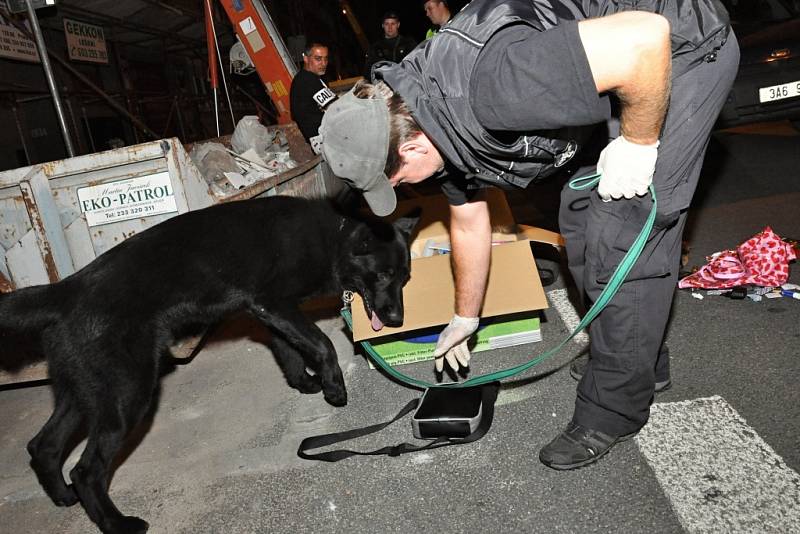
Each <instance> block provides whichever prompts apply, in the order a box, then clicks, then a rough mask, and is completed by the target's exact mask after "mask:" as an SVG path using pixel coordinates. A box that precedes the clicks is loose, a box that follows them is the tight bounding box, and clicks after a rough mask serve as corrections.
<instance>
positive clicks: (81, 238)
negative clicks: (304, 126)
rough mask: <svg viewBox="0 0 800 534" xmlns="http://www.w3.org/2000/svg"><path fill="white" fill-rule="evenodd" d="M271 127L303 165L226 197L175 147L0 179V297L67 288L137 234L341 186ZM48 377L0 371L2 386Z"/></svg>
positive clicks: (146, 147) (123, 152)
mask: <svg viewBox="0 0 800 534" xmlns="http://www.w3.org/2000/svg"><path fill="white" fill-rule="evenodd" d="M272 128H279V129H282V130H283V133H284V134H285V135H286V138H287V140H288V142H289V152H290V155H291V157H292V159H293V160H294V161H295V162H298V166H297V167H295V168H293V169H291V170H289V171H286V172H283V173H280V174H277V175H274V176H271V177H269V178H267V179H264V180H262V181H259V182H256V183H253V184H251V185H249V186H247V187H245V188H242V189H238V190H237V189H234V190H231V191H225V192H222V193H220V192H219V191H217V192H214V190H212V188H211V187H210V186H209V184H208V182H207V181H206V180H205V179H204V178H203V176H201V175H200V173H199V171H198V170H197V168H196V167H195V165H194V164H193V163H192V161H191V159H190V158H189V155H188V153H187V149H186V148H185V147H184V146H183V145H182V144H181V143H180V141H179V140H178V139H177V138H171V139H162V140H159V141H152V142H148V143H143V144H139V145H134V146H128V147H124V148H119V149H114V150H109V151H106V152H98V153H95V154H88V155H84V156H78V157H74V158H68V159H63V160H59V161H52V162H48V163H42V164H36V165H31V166H29V167H23V168H19V169H13V170H10V171H5V172H0V291H4V292H7V291H11V290H13V289H15V288H21V287H25V286H30V285H38V284H46V283H51V282H56V281H58V280H61V279H63V278H65V277H67V276H69V275H70V274H72V273H73V272H75V271H77V270H79V269H80V268H82V267H83V266H85V265H87V264H88V263H90V262H91V261H92V260H93V259H94V258H96V257H97V256H99V255H100V254H102V253H103V252H105V251H106V250H108V249H110V248H111V247H113V246H114V245H116V244H118V243H120V242H122V241H124V240H125V239H127V238H128V237H130V236H132V235H134V234H136V233H137V232H140V231H142V230H144V229H146V228H149V227H151V226H153V225H155V224H158V223H159V222H161V221H163V220H166V219H168V218H170V217H174V216H175V215H177V214H180V213H184V212H187V211H190V210H195V209H200V208H204V207H207V206H210V205H212V204H215V203H221V202H230V201H234V200H242V199H247V198H252V197H256V196H269V195H276V194H285V195H291V196H303V197H323V196H333V195H335V194H336V192H338V190H339V188H340V187H341V184H340V182H339V181H338V180H337V179H336V178H334V177H333V175H332V173H331V172H330V170H329V168H328V166H327V165H326V164H325V163H324V162H323V161H322V160H321V158H320V157H319V156H317V155H315V154H314V153H313V152H312V151H311V148H310V147H309V146H308V144H307V143H306V142H305V140H304V139H303V137H302V135H301V134H300V131H299V130H298V128H297V126H296V125H295V124H294V123H289V124H287V125H280V126H274V127H272ZM211 141H219V142H222V143H223V144H225V143H226V141H227V140H226V138H221V139H217V140H214V139H212V140H211ZM15 376H17V378H15ZM43 377H44V375H43V373H37V372H34V373H31V372H30V370H28V372H23V373H19V374H17V375H10V374H8V373H4V372H3V371H1V370H0V385H2V384H4V383H9V382H18V381H20V380H31V379H33V378H43Z"/></svg>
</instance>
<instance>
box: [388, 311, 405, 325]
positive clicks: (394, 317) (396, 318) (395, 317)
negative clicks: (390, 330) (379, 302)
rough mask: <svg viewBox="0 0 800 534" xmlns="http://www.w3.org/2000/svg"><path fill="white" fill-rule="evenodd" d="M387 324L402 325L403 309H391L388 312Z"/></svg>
mask: <svg viewBox="0 0 800 534" xmlns="http://www.w3.org/2000/svg"><path fill="white" fill-rule="evenodd" d="M385 324H386V326H400V325H402V324H403V309H402V308H399V309H393V310H389V311H388V313H387V314H386V321H385Z"/></svg>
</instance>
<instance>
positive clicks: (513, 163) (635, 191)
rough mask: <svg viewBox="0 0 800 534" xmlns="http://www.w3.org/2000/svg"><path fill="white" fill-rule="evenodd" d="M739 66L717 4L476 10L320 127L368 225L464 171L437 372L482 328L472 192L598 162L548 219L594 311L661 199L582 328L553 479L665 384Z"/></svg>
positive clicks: (547, 453) (486, 256) (483, 276)
mask: <svg viewBox="0 0 800 534" xmlns="http://www.w3.org/2000/svg"><path fill="white" fill-rule="evenodd" d="M634 7H635V10H633V9H634ZM738 62H739V48H738V44H737V42H736V37H735V35H734V34H733V31H731V28H730V24H729V18H728V14H727V12H726V11H725V8H724V7H723V6H722V4H721V3H720V2H719V0H638V1H637V2H617V1H615V0H592V1H586V0H473V1H472V2H470V3H469V4H468V5H467V7H465V8H464V9H463V10H462V11H461V12H459V13H458V14H457V15H456V16H455V17H454V18H453V19H452V20H451V21H450V22H449V23H448V24H447V25H445V27H444V28H442V29H441V30H440V31H439V33H438V34H437V35H435V36H434V37H433V38H431V39H429V40H427V41H425V43H424V45H421V46H420V47H419V48H417V49H416V50H415V51H414V52H413V53H411V54H409V56H408V57H406V59H405V60H403V61H402V62H401V63H400V64H397V65H390V66H387V67H381V68H378V69H376V78H379V79H380V80H382V81H380V82H378V83H376V84H374V85H369V84H362V85H361V86H356V88H355V89H354V91H353V92H352V93H350V94H348V95H345V96H343V97H342V98H340V99H339V100H338V101H337V102H336V103H334V105H332V106H331V108H330V109H329V110H328V112H327V113H326V115H325V117H324V118H323V121H322V125H321V126H320V134H321V136H322V153H323V156H324V157H325V158H326V160H327V161H328V163H330V165H331V167H332V168H334V171H335V172H336V173H337V175H338V176H341V177H343V178H346V179H349V180H350V182H351V183H352V184H354V186H356V187H358V188H359V189H361V190H362V191H363V192H364V198H365V200H366V201H367V203H368V204H369V205H370V207H371V208H372V210H373V211H374V212H375V213H376V214H379V215H386V214H388V213H391V212H392V211H393V210H394V207H395V203H396V200H395V197H394V191H393V189H392V187H393V186H396V185H398V184H400V183H404V182H405V183H415V182H419V181H422V180H424V179H426V178H428V177H430V176H432V175H435V174H437V173H440V172H441V171H442V170H443V169H444V168H445V162H447V163H449V164H451V165H454V166H456V167H457V168H458V169H459V170H461V171H462V172H464V173H465V175H466V176H465V177H464V178H462V179H459V180H453V182H458V183H451V184H450V187H449V188H447V189H445V193H446V194H447V196H448V199H449V200H450V205H451V208H450V241H451V246H452V265H453V270H454V274H455V286H456V295H455V306H454V308H455V315H454V317H453V319H452V320H451V321H450V324H449V325H448V326H447V327H446V328H445V329H444V331H443V332H442V333H441V335H440V336H439V341H438V342H437V347H436V351H435V356H436V367H437V370H438V371H441V370H442V368H443V365H444V363H445V362H447V363H448V364H449V365H450V366H451V367H452V368H453V369H456V370H457V369H459V367H461V366H463V367H467V366H468V364H469V350H468V348H467V340H468V339H469V337H470V336H471V335H472V334H473V333H474V332H475V330H476V329H477V327H478V317H479V316H480V311H481V306H482V304H483V298H484V295H485V292H486V283H487V278H488V273H489V262H490V257H491V254H490V251H491V225H490V222H489V212H488V206H487V204H486V202H485V200H483V199H482V198H481V195H480V191H479V190H480V188H481V187H484V186H486V185H494V186H498V187H510V186H515V187H526V186H528V185H530V184H533V183H535V182H536V181H538V180H541V179H543V178H545V177H548V176H554V175H556V174H560V175H562V176H563V177H565V178H566V177H567V176H569V175H574V176H583V175H585V174H587V173H589V172H592V171H594V170H595V168H596V170H597V172H598V173H599V174H600V175H601V176H600V181H599V184H598V186H597V189H596V190H591V191H573V190H572V189H570V188H569V187H565V188H564V192H563V194H562V202H561V209H560V212H559V228H560V231H561V233H562V234H563V236H564V238H565V240H566V252H567V259H568V261H569V267H570V272H571V273H572V275H573V278H574V279H575V281H576V284H577V287H578V290H579V291H580V292H581V293H582V294H583V296H584V297H585V298H586V300H587V303H588V304H591V303H592V302H595V301H596V300H597V299H598V297H599V296H600V294H601V292H602V291H603V290H604V289H605V288H606V287H607V284H608V282H609V279H610V277H611V274H612V273H613V272H614V269H615V268H616V266H617V265H618V264H619V263H620V261H621V259H622V256H623V254H624V253H625V251H627V250H628V249H629V248H630V247H631V244H632V243H633V241H634V239H635V238H636V235H637V234H638V232H639V231H640V230H641V228H642V227H643V226H644V223H645V220H646V219H647V217H648V215H649V212H650V210H651V208H652V206H653V201H652V199H651V198H650V195H649V194H648V192H649V189H650V187H651V186H652V187H653V188H654V190H655V192H656V198H657V201H658V211H657V216H656V219H655V224H654V226H653V230H652V232H651V233H650V236H649V239H648V240H647V242H646V244H645V247H644V250H643V251H642V253H641V255H640V256H639V260H638V261H637V262H636V264H635V265H634V266H633V269H632V270H631V272H630V273H629V274H628V277H627V278H626V280H625V282H624V283H623V284H622V285H621V286H620V288H619V290H618V292H617V293H616V295H615V296H614V298H613V299H612V300H611V301H610V302H609V303H608V304H607V305H606V307H605V308H604V309H603V311H602V312H601V313H600V314H599V315H598V316H597V317H596V318H595V319H594V321H593V322H592V324H591V329H590V338H591V346H590V356H591V359H590V360H589V364H588V365H587V367H586V368H585V370H584V371H583V375H582V378H581V380H580V382H579V383H578V388H577V397H576V401H575V410H574V412H573V416H572V419H571V421H570V422H569V423H568V424H567V426H566V428H565V429H564V431H563V432H561V433H560V434H559V435H558V436H556V437H555V438H554V439H553V440H552V441H550V443H548V444H546V445H545V446H544V447H542V449H541V450H540V451H539V459H540V461H541V462H542V463H544V464H545V465H547V466H548V467H551V468H553V469H575V468H579V467H582V466H585V465H589V464H591V463H593V462H595V461H597V459H599V458H600V457H602V456H603V455H604V454H606V453H607V452H608V451H609V450H610V449H611V448H612V447H613V446H614V445H616V444H617V443H619V442H621V441H624V440H626V439H628V438H630V437H631V436H633V435H634V434H636V433H637V432H638V431H639V430H640V429H641V428H642V427H643V426H644V425H645V424H646V423H647V420H648V418H649V415H650V403H651V402H652V399H653V394H654V391H655V386H656V383H658V382H664V381H665V380H667V379H668V376H665V375H661V374H660V373H665V372H668V371H667V370H668V366H667V365H666V362H665V361H664V360H665V359H666V358H668V353H667V351H666V350H664V336H665V332H666V326H667V320H668V318H669V313H670V308H671V306H672V296H673V293H674V290H675V286H676V282H677V274H678V267H679V265H680V251H681V247H680V244H681V236H682V233H683V227H684V225H685V223H686V217H687V212H688V208H689V205H690V202H691V199H692V196H693V194H694V191H695V188H696V186H697V181H698V178H699V176H700V169H701V166H702V162H703V158H704V155H705V151H706V147H707V146H708V141H709V137H710V134H711V130H712V128H713V125H714V122H715V120H716V117H717V115H718V114H719V111H720V109H721V108H722V105H723V103H724V102H725V100H726V98H727V96H728V93H729V91H730V88H731V85H732V84H733V79H734V78H735V76H736V71H737V69H738ZM615 119H616V120H615ZM593 125H594V126H595V127H597V126H598V125H599V127H602V128H605V129H607V133H606V132H604V135H603V136H602V137H601V139H602V142H600V143H599V145H600V146H599V147H598V149H596V151H595V150H593V147H592V146H591V145H589V146H587V145H586V144H585V142H584V139H585V138H587V135H586V134H587V130H588V129H589V128H590V127H592V126H593ZM594 137H595V138H596V137H597V136H594ZM579 154H580V155H579ZM576 156H577V157H576ZM581 157H583V158H584V159H585V158H587V157H588V158H591V159H590V160H589V161H592V162H597V164H596V165H588V166H587V165H585V164H584V163H583V162H582V161H581ZM564 175H566V176H564Z"/></svg>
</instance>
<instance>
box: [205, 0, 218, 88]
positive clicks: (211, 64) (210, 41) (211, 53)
mask: <svg viewBox="0 0 800 534" xmlns="http://www.w3.org/2000/svg"><path fill="white" fill-rule="evenodd" d="M205 4H206V6H205V7H206V8H205V13H206V43H207V48H208V74H209V76H210V78H211V88H212V89H214V90H215V91H216V90H217V87H218V86H219V81H218V80H217V76H218V75H217V53H216V49H215V47H214V16H213V15H212V13H211V2H210V1H209V0H205Z"/></svg>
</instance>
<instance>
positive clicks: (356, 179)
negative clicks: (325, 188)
mask: <svg viewBox="0 0 800 534" xmlns="http://www.w3.org/2000/svg"><path fill="white" fill-rule="evenodd" d="M319 133H320V136H321V137H322V157H323V158H325V161H327V162H328V165H330V167H331V170H332V171H333V174H335V175H336V176H338V177H339V178H341V179H343V180H344V181H346V182H347V183H349V184H351V185H352V186H353V187H355V188H356V189H359V190H360V191H362V193H363V194H364V200H366V201H367V204H369V207H370V209H371V210H372V212H373V213H375V215H379V216H381V217H383V216H385V215H389V214H390V213H392V212H393V211H394V208H395V207H396V206H397V198H396V197H395V195H394V189H393V188H392V184H390V183H389V179H388V178H387V177H386V175H385V174H384V173H383V170H384V168H385V167H386V158H387V156H388V155H389V108H388V107H387V106H386V102H385V101H384V100H383V99H382V98H358V97H356V96H355V94H353V91H352V90H351V91H349V92H348V93H347V94H345V95H344V96H342V97H340V98H338V99H337V100H336V101H335V102H332V103H331V104H330V105H329V106H328V108H327V109H326V110H325V113H324V114H323V115H322V124H321V125H320V127H319Z"/></svg>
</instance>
